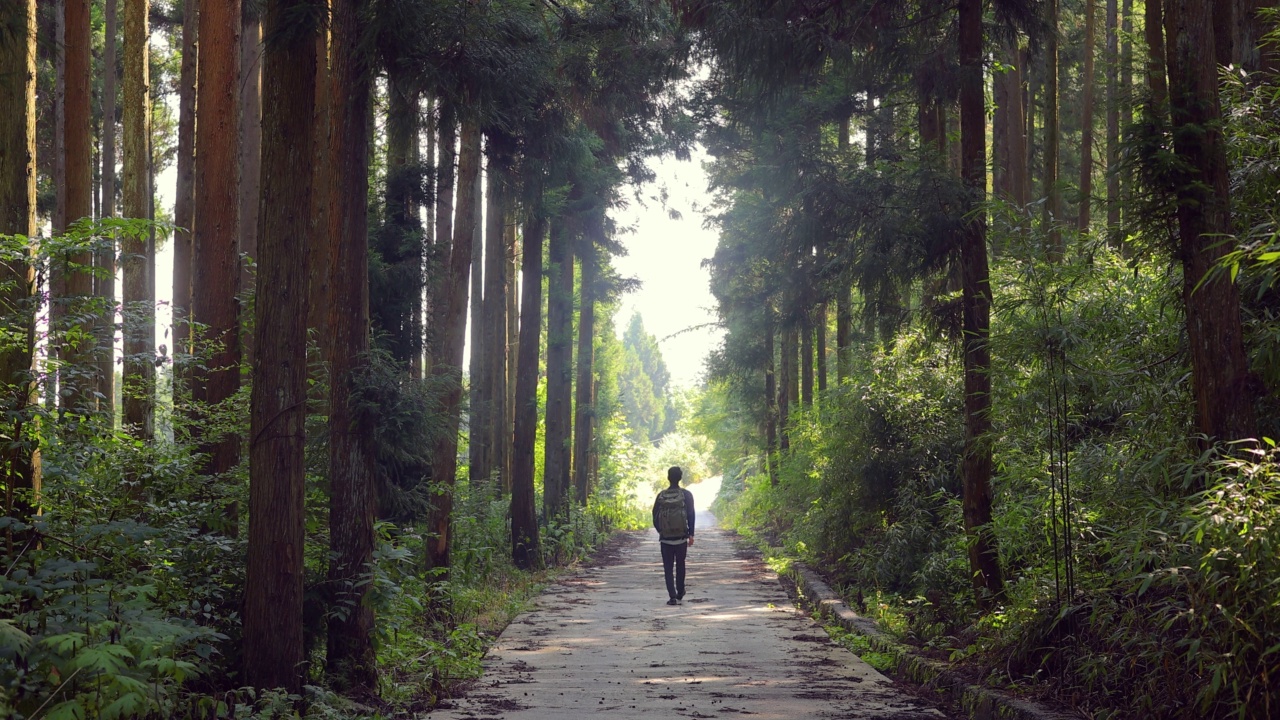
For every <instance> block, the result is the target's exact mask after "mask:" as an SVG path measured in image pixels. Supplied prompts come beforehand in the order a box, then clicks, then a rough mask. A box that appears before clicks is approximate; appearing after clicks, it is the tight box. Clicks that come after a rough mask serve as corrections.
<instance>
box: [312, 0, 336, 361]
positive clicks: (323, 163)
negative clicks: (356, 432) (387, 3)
mask: <svg viewBox="0 0 1280 720" xmlns="http://www.w3.org/2000/svg"><path fill="white" fill-rule="evenodd" d="M318 2H319V3H320V15H321V17H324V18H328V17H329V14H330V6H331V4H332V3H331V0H318ZM329 62H330V52H329V32H328V29H327V28H321V29H320V30H319V31H318V32H317V33H316V103H315V104H316V111H315V133H314V134H313V141H314V146H313V149H312V162H313V163H314V164H313V165H312V167H311V173H312V175H311V177H312V180H311V232H312V234H313V235H315V236H316V237H326V236H327V235H328V232H329V212H330V209H329V200H330V198H331V197H333V193H334V189H333V183H334V182H336V178H335V177H334V172H335V168H334V167H333V154H332V152H333V147H332V145H331V143H330V139H331V138H332V135H333V123H332V119H331V117H330V115H331V106H332V104H333V103H332V99H331V97H330V74H329ZM329 250H330V248H329V243H328V242H316V243H314V244H312V246H311V254H310V255H309V256H308V267H307V297H308V298H309V302H308V308H307V327H308V328H309V329H310V330H311V332H312V333H313V334H314V335H313V337H314V338H315V342H316V344H317V345H318V348H317V349H318V351H319V353H320V356H321V359H322V360H328V356H327V353H328V352H329V343H328V342H326V341H325V338H327V337H328V336H329V332H328V327H329V266H330V265H331V264H332V258H330V257H329Z"/></svg>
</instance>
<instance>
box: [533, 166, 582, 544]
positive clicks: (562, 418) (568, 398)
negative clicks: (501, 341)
mask: <svg viewBox="0 0 1280 720" xmlns="http://www.w3.org/2000/svg"><path fill="white" fill-rule="evenodd" d="M577 192H578V190H577V188H574V191H573V194H577ZM571 222H572V221H571V219H570V218H569V217H566V216H564V215H561V216H560V217H557V218H554V219H553V220H552V221H551V240H550V242H549V244H548V247H547V262H548V263H549V264H550V266H551V267H550V268H548V270H549V273H548V277H549V280H548V281H547V411H546V415H547V417H546V426H547V427H546V437H545V438H544V449H543V456H544V458H545V475H544V476H543V480H542V482H543V492H542V512H543V515H544V516H545V517H546V518H547V519H548V520H550V519H551V518H553V517H558V516H559V515H560V514H562V513H563V512H565V510H566V509H567V504H568V503H567V501H568V498H569V494H568V493H569V463H570V461H571V459H572V457H573V455H572V452H571V451H572V448H571V446H570V442H571V440H570V435H569V432H570V427H569V425H570V423H571V422H572V417H573V416H572V410H571V408H572V402H573V396H572V389H573V232H572V225H571Z"/></svg>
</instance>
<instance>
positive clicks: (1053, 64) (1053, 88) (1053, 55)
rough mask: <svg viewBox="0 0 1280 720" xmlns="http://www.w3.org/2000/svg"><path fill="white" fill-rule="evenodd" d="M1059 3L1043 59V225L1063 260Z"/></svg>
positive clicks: (1049, 250)
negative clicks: (1061, 229) (1060, 184)
mask: <svg viewBox="0 0 1280 720" xmlns="http://www.w3.org/2000/svg"><path fill="white" fill-rule="evenodd" d="M1058 4H1059V0H1049V40H1048V47H1047V48H1046V50H1045V60H1044V65H1045V68H1044V74H1045V84H1044V197H1045V203H1044V224H1045V227H1046V230H1047V231H1048V235H1047V237H1048V247H1046V248H1045V250H1046V254H1047V255H1048V257H1049V259H1050V260H1053V261H1056V262H1060V261H1062V259H1063V258H1065V257H1066V254H1067V248H1066V243H1065V240H1064V239H1063V237H1062V233H1061V232H1059V230H1058V223H1059V222H1061V221H1062V190H1061V188H1059V187H1058V154H1059V152H1058V151H1059V144H1060V140H1059V124H1058V114H1059V113H1058V100H1059V97H1058Z"/></svg>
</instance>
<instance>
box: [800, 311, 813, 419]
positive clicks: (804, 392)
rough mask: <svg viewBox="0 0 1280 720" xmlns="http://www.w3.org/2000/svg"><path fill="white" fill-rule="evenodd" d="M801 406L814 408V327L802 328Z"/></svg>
mask: <svg viewBox="0 0 1280 720" xmlns="http://www.w3.org/2000/svg"><path fill="white" fill-rule="evenodd" d="M800 404H801V405H804V406H805V407H807V408H809V407H813V326H812V325H810V324H809V323H808V322H806V323H805V324H804V325H802V326H801V327H800Z"/></svg>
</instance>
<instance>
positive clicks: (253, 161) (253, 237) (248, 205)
mask: <svg viewBox="0 0 1280 720" xmlns="http://www.w3.org/2000/svg"><path fill="white" fill-rule="evenodd" d="M241 2H242V6H241V14H240V129H239V132H240V218H239V222H240V229H239V231H238V232H237V233H236V238H237V242H238V243H239V247H240V256H241V257H243V258H248V259H249V260H250V261H253V260H257V258H258V212H259V211H258V203H259V201H260V200H261V197H260V196H261V194H262V193H261V187H262V52H263V47H262V15H261V12H260V9H259V8H258V4H259V3H258V2H248V1H246V0H241ZM253 278H254V274H253V272H252V270H251V266H250V263H248V262H242V263H241V266H240V291H241V292H242V293H243V292H245V291H249V290H252V289H253V287H254V279H253ZM244 343H245V347H244V354H245V362H246V363H248V364H250V365H251V364H252V363H253V348H254V337H253V335H251V334H246V335H245V338H244Z"/></svg>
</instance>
